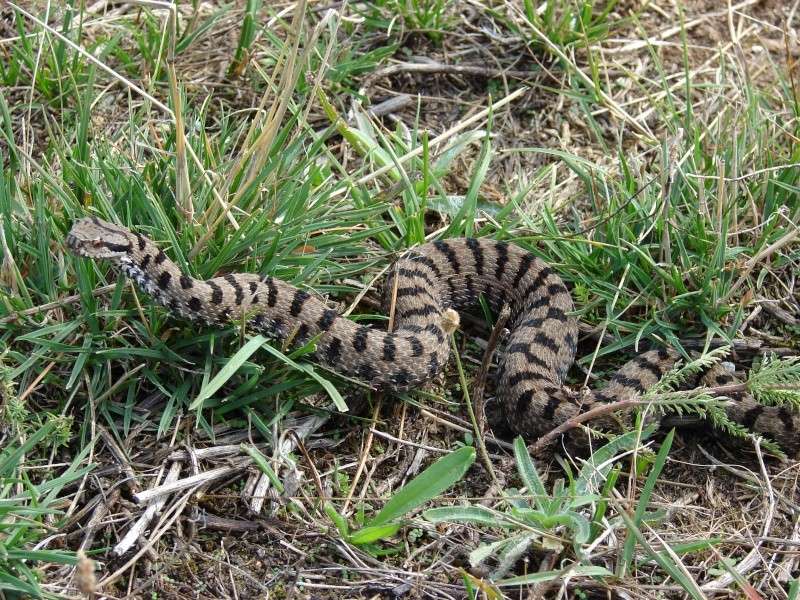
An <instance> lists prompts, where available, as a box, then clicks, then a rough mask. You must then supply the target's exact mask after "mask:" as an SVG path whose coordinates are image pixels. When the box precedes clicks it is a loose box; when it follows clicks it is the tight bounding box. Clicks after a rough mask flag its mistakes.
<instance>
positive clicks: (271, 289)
mask: <svg viewBox="0 0 800 600" xmlns="http://www.w3.org/2000/svg"><path fill="white" fill-rule="evenodd" d="M265 282H266V284H267V290H268V293H267V306H269V307H273V306H275V303H276V302H277V301H278V286H276V285H275V280H274V279H272V277H267V278H266V280H265Z"/></svg>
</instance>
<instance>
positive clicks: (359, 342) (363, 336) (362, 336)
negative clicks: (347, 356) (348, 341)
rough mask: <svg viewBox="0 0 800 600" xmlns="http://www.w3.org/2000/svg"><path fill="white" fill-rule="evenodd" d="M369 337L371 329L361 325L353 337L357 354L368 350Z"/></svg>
mask: <svg viewBox="0 0 800 600" xmlns="http://www.w3.org/2000/svg"><path fill="white" fill-rule="evenodd" d="M368 335H369V327H367V326H366V325H361V326H360V327H359V328H358V329H357V330H356V333H355V335H354V336H353V342H352V343H353V349H354V350H355V351H356V352H359V353H361V352H364V350H366V349H367V336H368Z"/></svg>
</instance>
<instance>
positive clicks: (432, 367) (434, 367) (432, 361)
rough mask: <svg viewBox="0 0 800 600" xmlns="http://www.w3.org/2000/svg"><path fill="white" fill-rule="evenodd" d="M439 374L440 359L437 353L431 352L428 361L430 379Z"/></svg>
mask: <svg viewBox="0 0 800 600" xmlns="http://www.w3.org/2000/svg"><path fill="white" fill-rule="evenodd" d="M438 372H439V357H438V356H437V355H436V352H431V355H430V358H429V359H428V377H430V378H433V377H434V376H435V375H436V374H437V373H438Z"/></svg>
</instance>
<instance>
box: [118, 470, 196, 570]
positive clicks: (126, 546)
mask: <svg viewBox="0 0 800 600" xmlns="http://www.w3.org/2000/svg"><path fill="white" fill-rule="evenodd" d="M180 474H181V463H179V462H173V463H172V465H170V468H169V471H168V472H167V475H166V477H164V483H163V484H162V485H166V484H171V483H174V482H175V481H177V479H178V476H179V475H180ZM166 501H167V496H166V494H165V495H163V496H161V497H159V498H158V499H157V500H156V501H155V502H153V503H152V504H150V505H149V506H148V507H147V509H145V511H144V512H143V513H142V515H141V516H140V517H139V519H138V520H137V521H136V522H135V523H134V524H133V525H132V526H131V528H130V529H128V531H127V533H126V534H125V536H124V537H123V538H122V539H121V540H120V541H119V542H117V545H116V546H114V550H113V552H114V554H115V555H117V556H122V555H123V554H125V553H126V552H127V551H128V550H130V548H131V546H133V545H134V544H135V543H136V541H137V540H138V539H140V538H141V537H142V535H144V532H145V529H147V527H148V525H150V521H152V520H153V517H155V516H156V515H157V514H158V513H159V511H161V509H162V508H163V507H164V503H165V502H166Z"/></svg>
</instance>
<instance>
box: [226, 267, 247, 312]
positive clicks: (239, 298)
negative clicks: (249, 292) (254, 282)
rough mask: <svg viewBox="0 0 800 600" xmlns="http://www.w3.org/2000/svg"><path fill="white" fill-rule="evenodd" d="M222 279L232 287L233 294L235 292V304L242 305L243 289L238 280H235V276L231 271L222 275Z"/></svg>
mask: <svg viewBox="0 0 800 600" xmlns="http://www.w3.org/2000/svg"><path fill="white" fill-rule="evenodd" d="M223 279H224V280H225V281H227V282H228V284H229V285H230V286H231V287H232V288H233V292H234V294H236V298H235V302H236V306H241V305H242V300H244V290H243V289H242V286H241V285H239V282H238V281H237V280H236V276H235V275H233V273H227V274H226V275H224V276H223Z"/></svg>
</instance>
